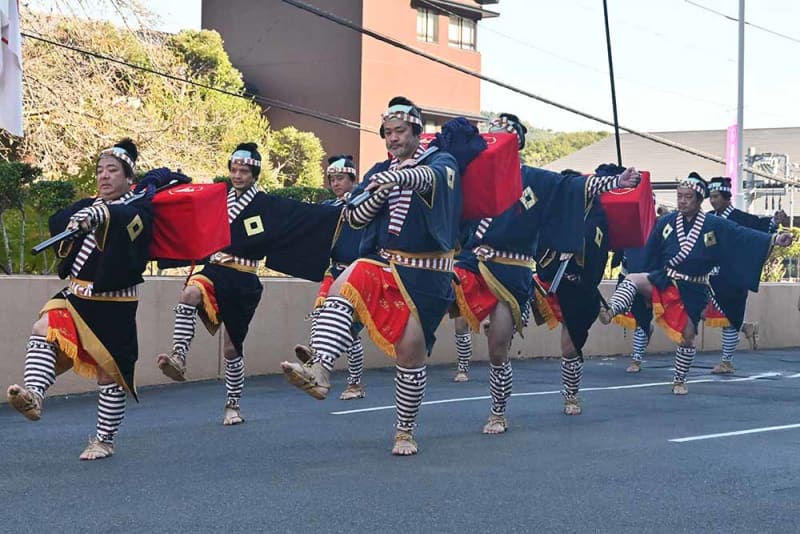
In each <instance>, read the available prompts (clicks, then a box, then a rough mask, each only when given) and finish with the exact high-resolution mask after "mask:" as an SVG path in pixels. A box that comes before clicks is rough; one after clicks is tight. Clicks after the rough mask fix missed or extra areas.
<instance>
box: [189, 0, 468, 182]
mask: <svg viewBox="0 0 800 534" xmlns="http://www.w3.org/2000/svg"><path fill="white" fill-rule="evenodd" d="M466 3H468V2H466ZM314 5H315V6H317V7H319V8H321V9H323V10H326V11H330V12H331V13H335V14H336V15H339V16H341V17H344V18H346V19H348V20H350V21H352V22H354V23H356V24H360V25H362V26H364V27H366V28H369V29H371V30H374V31H377V32H379V33H382V34H385V35H388V36H391V37H393V38H396V39H398V40H400V41H402V42H404V43H406V44H409V45H411V46H413V47H416V48H420V49H422V50H424V51H426V52H429V53H431V54H433V55H436V56H440V57H442V58H445V59H448V60H450V61H454V62H456V63H459V64H461V65H463V66H465V67H467V68H469V69H473V70H476V71H480V68H481V60H480V54H478V53H477V52H474V51H469V50H460V49H457V48H452V47H450V46H449V45H448V39H447V36H448V17H447V16H439V17H438V23H439V26H438V30H439V31H438V35H439V39H438V43H433V44H430V43H424V42H421V41H418V40H417V38H416V17H417V11H416V9H414V8H412V7H411V1H410V0H315V1H314ZM233 6H235V8H234V7H233ZM202 26H203V28H207V29H214V30H216V31H218V32H219V33H220V34H221V35H222V38H223V40H224V42H225V49H226V50H227V52H228V54H229V56H230V58H231V61H232V62H233V64H234V65H235V66H236V67H237V68H238V69H239V70H240V71H241V72H242V74H243V75H244V78H245V81H246V82H247V83H248V85H251V86H253V87H255V88H256V89H257V90H258V92H259V93H260V94H262V95H264V96H266V97H270V98H274V99H277V100H281V101H284V102H287V103H290V104H295V105H298V106H303V107H306V108H310V109H314V110H318V111H323V112H326V113H328V114H331V115H336V116H339V117H344V118H347V119H350V120H355V121H358V122H361V123H362V124H364V125H365V126H368V127H372V128H375V129H377V127H378V126H379V123H380V114H381V112H382V111H383V110H384V109H385V108H386V103H387V102H388V101H389V99H390V98H391V97H392V96H395V95H405V96H408V97H409V98H411V99H412V100H414V101H415V102H416V103H417V104H419V105H420V106H422V107H423V108H426V107H433V108H442V109H448V110H454V111H460V112H467V113H473V114H477V113H479V111H480V81H479V80H477V79H475V78H471V77H468V76H466V75H464V74H460V73H457V72H456V71H454V70H452V69H449V68H447V67H444V66H442V65H439V64H436V63H433V62H431V61H429V60H427V59H424V58H422V57H419V56H414V55H412V54H410V53H408V52H405V51H402V50H400V49H397V48H394V47H392V46H390V45H387V44H384V43H380V42H378V41H376V40H374V39H372V38H371V37H366V36H362V35H360V34H358V33H356V32H354V31H352V30H350V29H347V28H344V27H342V26H338V25H336V24H334V23H332V22H330V21H327V20H324V19H321V18H319V17H316V16H315V15H312V14H310V13H307V12H305V11H301V10H299V9H297V8H295V7H292V6H290V5H288V4H284V3H283V2H281V1H280V0H236V2H235V3H234V2H230V1H228V0H203V9H202ZM478 38H480V36H478ZM267 116H268V118H269V120H270V122H271V124H272V127H273V128H283V127H284V126H287V125H293V126H295V127H297V128H298V129H300V130H308V131H312V132H314V133H315V134H316V135H317V136H319V137H320V138H321V139H322V143H323V147H324V148H325V150H326V152H327V153H328V154H333V153H340V152H348V153H351V154H353V155H354V156H355V158H356V164H357V165H358V167H359V171H360V172H361V173H362V174H363V172H365V171H366V170H367V169H368V167H369V166H370V165H372V163H374V162H375V161H378V160H383V159H385V158H386V150H385V147H384V144H383V141H382V140H381V139H380V137H378V136H377V135H376V134H374V133H369V132H359V131H358V130H354V129H350V128H346V127H343V126H338V125H333V124H329V123H327V122H324V121H321V120H319V119H315V118H310V117H304V116H302V115H298V114H295V113H290V112H286V111H282V110H279V109H276V108H271V109H268V110H267Z"/></svg>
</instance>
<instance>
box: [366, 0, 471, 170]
mask: <svg viewBox="0 0 800 534" xmlns="http://www.w3.org/2000/svg"><path fill="white" fill-rule="evenodd" d="M410 4H411V3H410V1H409V0H364V16H363V20H364V26H365V27H367V28H370V29H372V30H374V31H376V32H378V33H381V34H383V35H387V36H389V37H392V38H394V39H397V40H399V41H401V42H403V43H406V44H408V45H410V46H413V47H414V48H418V49H420V50H422V51H424V52H427V53H429V54H432V55H434V56H437V57H441V58H443V59H446V60H449V61H452V62H454V63H458V64H459V65H462V66H464V67H466V68H468V69H471V70H475V71H480V69H481V56H480V54H479V53H478V52H474V51H471V50H461V49H458V48H452V47H450V46H449V45H448V42H447V33H448V24H449V20H448V17H447V16H439V17H438V22H439V31H438V34H439V40H438V42H437V43H425V42H422V41H418V40H417V10H416V9H412V8H411V7H410ZM478 33H480V29H479V30H478ZM362 39H363V41H362V51H363V56H362V61H361V80H362V82H361V117H363V121H364V122H366V123H368V124H370V125H375V127H377V126H379V125H380V115H381V113H382V112H383V111H384V110H385V109H386V104H387V103H388V101H389V99H391V98H392V97H393V96H397V95H403V96H406V97H408V98H410V99H411V100H413V101H414V102H415V103H416V104H417V105H419V106H421V107H423V108H426V107H432V108H442V109H448V110H457V111H461V112H470V113H474V114H478V113H479V112H480V102H481V96H480V80H478V79H477V78H473V77H470V76H467V75H466V74H461V73H459V72H457V71H455V70H453V69H450V68H448V67H445V66H444V65H440V64H438V63H434V62H432V61H430V60H428V59H425V58H423V57H420V56H416V55H413V54H411V53H409V52H406V51H405V50H401V49H399V48H395V47H393V46H391V45H388V44H385V43H382V42H380V41H377V40H375V39H372V38H371V37H366V36H364V37H363V38H362ZM360 153H361V158H362V161H365V162H374V161H380V160H383V159H386V147H385V145H384V144H383V140H382V139H380V138H379V137H378V136H376V135H374V134H370V133H366V132H363V133H362V134H361V143H360ZM362 166H363V167H364V170H366V166H364V165H362Z"/></svg>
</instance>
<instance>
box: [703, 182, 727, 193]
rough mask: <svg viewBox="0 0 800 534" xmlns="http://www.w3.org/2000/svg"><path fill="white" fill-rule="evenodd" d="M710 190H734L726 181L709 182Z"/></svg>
mask: <svg viewBox="0 0 800 534" xmlns="http://www.w3.org/2000/svg"><path fill="white" fill-rule="evenodd" d="M708 190H709V191H727V192H728V193H730V192H732V189H731V186H730V183H729V182H728V183H726V182H711V183H710V184H708Z"/></svg>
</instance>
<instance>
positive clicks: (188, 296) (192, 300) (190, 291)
mask: <svg viewBox="0 0 800 534" xmlns="http://www.w3.org/2000/svg"><path fill="white" fill-rule="evenodd" d="M201 302H203V294H202V293H200V290H199V289H198V288H196V287H195V286H186V287H185V288H183V291H182V292H181V304H188V305H189V306H197V305H198V304H200V303H201Z"/></svg>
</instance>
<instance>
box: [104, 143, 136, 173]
mask: <svg viewBox="0 0 800 534" xmlns="http://www.w3.org/2000/svg"><path fill="white" fill-rule="evenodd" d="M105 156H111V157H114V158H117V159H118V160H120V161H124V162H125V163H127V164H128V166H129V167H130V168H131V171H133V170H134V169H135V168H136V165H135V164H134V163H133V159H131V156H130V154H128V151H127V150H125V149H124V148H122V147H119V146H112V147H111V148H106V149H105V150H101V151H100V155H99V156H97V159H98V160H99V159H100V158H102V157H105Z"/></svg>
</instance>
